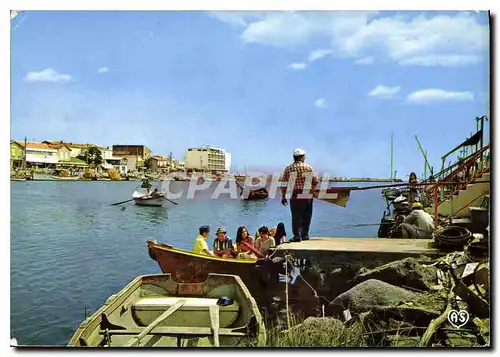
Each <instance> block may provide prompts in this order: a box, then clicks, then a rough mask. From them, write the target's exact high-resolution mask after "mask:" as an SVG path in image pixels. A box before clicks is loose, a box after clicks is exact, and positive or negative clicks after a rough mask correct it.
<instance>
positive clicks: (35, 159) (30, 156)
mask: <svg viewBox="0 0 500 357" xmlns="http://www.w3.org/2000/svg"><path fill="white" fill-rule="evenodd" d="M21 145H22V146H24V143H21ZM26 162H27V163H30V164H34V165H38V164H42V165H45V164H58V163H59V155H58V154H57V149H53V148H51V147H50V146H49V145H47V144H44V143H27V144H26Z"/></svg>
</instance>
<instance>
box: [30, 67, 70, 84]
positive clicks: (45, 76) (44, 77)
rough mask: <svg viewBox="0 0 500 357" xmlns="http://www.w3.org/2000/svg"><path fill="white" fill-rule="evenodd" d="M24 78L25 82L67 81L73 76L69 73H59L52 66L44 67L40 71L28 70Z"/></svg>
mask: <svg viewBox="0 0 500 357" xmlns="http://www.w3.org/2000/svg"><path fill="white" fill-rule="evenodd" d="M24 80H25V81H26V82H52V83H68V82H71V81H72V80H73V78H72V77H71V76H70V75H69V74H60V73H59V72H57V71H56V70H55V69H53V68H46V69H44V70H43V71H40V72H28V74H26V77H25V78H24Z"/></svg>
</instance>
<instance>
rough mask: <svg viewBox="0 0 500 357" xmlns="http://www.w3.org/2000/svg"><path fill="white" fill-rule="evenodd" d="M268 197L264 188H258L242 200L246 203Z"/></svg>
mask: <svg viewBox="0 0 500 357" xmlns="http://www.w3.org/2000/svg"><path fill="white" fill-rule="evenodd" d="M268 197H269V192H268V191H267V190H266V189H265V188H259V189H257V190H250V192H249V193H248V197H245V198H243V199H244V200H247V201H252V200H263V199H266V198H268Z"/></svg>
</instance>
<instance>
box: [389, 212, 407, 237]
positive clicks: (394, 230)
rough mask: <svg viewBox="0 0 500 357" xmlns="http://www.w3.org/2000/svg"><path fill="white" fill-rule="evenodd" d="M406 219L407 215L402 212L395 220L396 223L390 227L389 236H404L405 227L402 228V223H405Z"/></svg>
mask: <svg viewBox="0 0 500 357" xmlns="http://www.w3.org/2000/svg"><path fill="white" fill-rule="evenodd" d="M404 220H405V216H404V215H402V214H399V215H397V216H396V219H395V220H394V225H393V226H392V227H391V229H389V232H388V233H387V237H389V238H403V229H402V228H401V223H403V222H404Z"/></svg>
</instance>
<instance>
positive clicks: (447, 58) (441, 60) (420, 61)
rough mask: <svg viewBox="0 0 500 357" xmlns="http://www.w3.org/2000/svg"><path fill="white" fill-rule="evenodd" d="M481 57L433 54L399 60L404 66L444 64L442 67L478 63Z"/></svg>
mask: <svg viewBox="0 0 500 357" xmlns="http://www.w3.org/2000/svg"><path fill="white" fill-rule="evenodd" d="M480 61H481V58H480V57H479V56H476V55H453V54H450V55H431V56H416V57H410V58H407V59H404V60H402V61H400V62H399V64H400V65H402V66H442V67H465V66H470V65H474V64H477V63H479V62H480Z"/></svg>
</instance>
